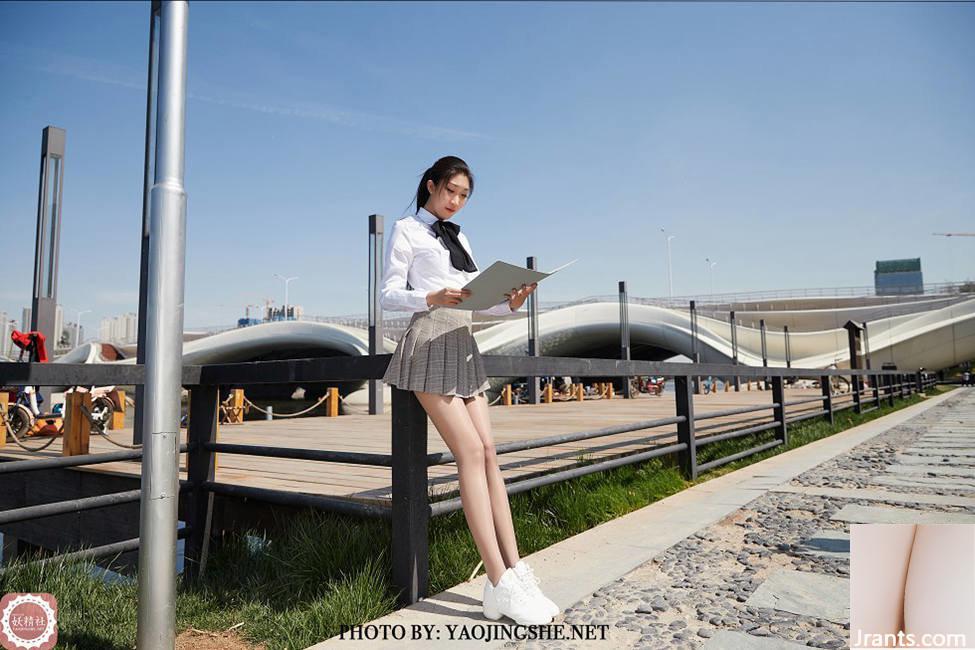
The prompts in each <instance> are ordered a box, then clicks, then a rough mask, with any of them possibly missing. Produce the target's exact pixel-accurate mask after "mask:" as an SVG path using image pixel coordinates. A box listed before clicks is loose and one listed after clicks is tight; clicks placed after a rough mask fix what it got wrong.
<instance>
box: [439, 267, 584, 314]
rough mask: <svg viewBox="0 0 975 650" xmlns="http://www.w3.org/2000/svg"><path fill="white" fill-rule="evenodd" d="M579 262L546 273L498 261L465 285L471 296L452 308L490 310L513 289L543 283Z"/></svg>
mask: <svg viewBox="0 0 975 650" xmlns="http://www.w3.org/2000/svg"><path fill="white" fill-rule="evenodd" d="M577 261H578V260H572V261H571V262H569V263H567V264H563V265H562V266H560V267H559V268H557V269H555V270H554V271H549V272H548V273H544V272H542V271H535V270H533V269H526V268H525V267H523V266H515V265H514V264H508V263H507V262H502V261H500V260H498V261H497V262H495V263H494V264H492V265H491V266H489V267H487V268H486V269H485V270H483V271H481V273H480V275H478V276H477V277H476V278H474V279H473V280H471V281H470V282H468V283H467V284H465V285H464V287H463V288H464V289H470V292H471V295H470V296H468V297H467V298H465V299H464V300H463V301H462V302H461V303H460V304H459V305H454V306H452V307H451V309H469V310H476V309H488V308H490V307H493V306H494V305H496V304H498V303H499V302H502V301H504V300H507V298H506V297H505V295H504V294H506V293H511V290H512V289H513V288H515V287H517V288H519V289H520V288H521V285H523V284H526V285H531V283H532V282H541V281H542V280H544V279H545V278H547V277H548V276H550V275H554V274H556V273H558V272H559V271H561V270H562V269H564V268H565V267H567V266H569V264H573V263H575V262H577Z"/></svg>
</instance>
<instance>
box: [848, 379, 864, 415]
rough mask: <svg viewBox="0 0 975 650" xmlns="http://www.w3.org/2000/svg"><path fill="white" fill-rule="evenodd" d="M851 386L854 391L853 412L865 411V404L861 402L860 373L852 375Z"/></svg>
mask: <svg viewBox="0 0 975 650" xmlns="http://www.w3.org/2000/svg"><path fill="white" fill-rule="evenodd" d="M850 388H851V390H852V391H853V412H854V413H863V405H862V404H861V402H860V375H857V374H853V375H850Z"/></svg>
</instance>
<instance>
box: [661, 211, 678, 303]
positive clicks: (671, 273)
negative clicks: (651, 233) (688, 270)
mask: <svg viewBox="0 0 975 650" xmlns="http://www.w3.org/2000/svg"><path fill="white" fill-rule="evenodd" d="M660 232H662V233H664V234H665V235H666V234H667V231H666V230H664V229H663V228H661V229H660ZM676 236H677V235H667V284H668V285H669V287H670V297H671V298H673V297H674V271H673V265H672V264H671V257H670V240H672V239H673V238H674V237H676Z"/></svg>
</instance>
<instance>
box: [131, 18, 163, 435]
mask: <svg viewBox="0 0 975 650" xmlns="http://www.w3.org/2000/svg"><path fill="white" fill-rule="evenodd" d="M159 5H160V1H159V0H153V1H152V4H151V5H150V6H149V66H148V67H149V70H148V72H147V73H146V76H147V77H148V78H147V79H146V136H145V154H144V158H143V166H142V237H141V238H140V247H141V255H140V259H139V327H138V331H137V333H136V336H137V337H138V338H137V341H138V342H137V344H136V352H135V361H136V363H137V364H139V365H140V366H141V365H145V363H146V303H147V302H148V294H149V287H148V283H149V190H150V185H151V183H152V158H153V137H152V136H153V134H154V132H155V119H156V69H157V68H158V65H159V56H158V47H157V46H158V35H157V33H156V22H157V21H158V20H159ZM145 394H146V387H145V386H143V385H141V384H140V385H138V386H136V387H135V419H134V420H133V421H132V444H133V445H141V444H142V432H143V430H144V429H145V403H144V402H145Z"/></svg>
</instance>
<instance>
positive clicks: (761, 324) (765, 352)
mask: <svg viewBox="0 0 975 650" xmlns="http://www.w3.org/2000/svg"><path fill="white" fill-rule="evenodd" d="M758 327H759V330H760V333H761V335H762V367H763V368H768V345H767V344H766V341H765V319H764V318H762V319H760V320H759V321H758ZM768 389H769V381H768V376H766V377H765V390H768Z"/></svg>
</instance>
